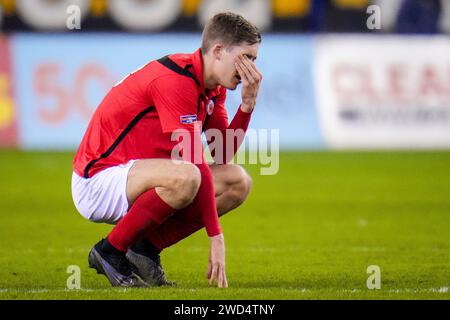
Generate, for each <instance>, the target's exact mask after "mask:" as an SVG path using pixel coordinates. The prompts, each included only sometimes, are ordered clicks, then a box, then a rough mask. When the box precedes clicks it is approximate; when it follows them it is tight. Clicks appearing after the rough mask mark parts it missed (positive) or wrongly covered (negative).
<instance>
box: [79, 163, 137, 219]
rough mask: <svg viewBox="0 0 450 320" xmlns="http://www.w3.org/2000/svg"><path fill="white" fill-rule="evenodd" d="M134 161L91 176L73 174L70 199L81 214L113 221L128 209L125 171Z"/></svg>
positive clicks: (88, 217)
mask: <svg viewBox="0 0 450 320" xmlns="http://www.w3.org/2000/svg"><path fill="white" fill-rule="evenodd" d="M135 161H136V160H130V161H129V162H128V163H126V164H121V165H118V166H114V167H110V168H107V169H105V170H102V171H100V172H98V173H97V174H95V175H94V176H93V177H92V178H87V179H86V178H83V177H80V176H79V175H78V174H76V173H75V172H74V173H73V174H72V198H73V202H74V203H75V207H76V208H77V210H78V212H80V213H81V215H82V216H83V217H85V218H86V219H88V220H90V221H93V222H103V223H109V224H116V223H117V222H119V220H120V219H122V218H123V216H125V214H126V213H127V211H128V199H127V194H126V187H127V178H128V171H130V169H131V167H132V166H133V164H134V162H135Z"/></svg>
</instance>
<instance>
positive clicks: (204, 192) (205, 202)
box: [197, 162, 222, 237]
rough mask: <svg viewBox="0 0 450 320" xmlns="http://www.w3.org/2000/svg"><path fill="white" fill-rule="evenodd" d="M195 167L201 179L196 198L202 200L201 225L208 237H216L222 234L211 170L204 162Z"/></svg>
mask: <svg viewBox="0 0 450 320" xmlns="http://www.w3.org/2000/svg"><path fill="white" fill-rule="evenodd" d="M197 167H198V168H199V170H200V174H201V179H202V180H201V183H200V188H199V190H198V193H197V197H199V199H202V205H201V216H202V221H203V225H204V226H205V229H206V233H207V234H208V236H209V237H213V236H217V235H219V234H221V233H222V228H221V227H220V223H219V215H218V214H217V208H216V198H215V193H214V183H213V177H212V174H211V169H210V168H209V166H208V164H207V163H206V162H204V163H202V164H198V165H197Z"/></svg>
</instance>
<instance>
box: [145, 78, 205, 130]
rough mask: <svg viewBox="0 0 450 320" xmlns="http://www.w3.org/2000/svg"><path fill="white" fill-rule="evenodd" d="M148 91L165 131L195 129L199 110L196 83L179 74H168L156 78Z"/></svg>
mask: <svg viewBox="0 0 450 320" xmlns="http://www.w3.org/2000/svg"><path fill="white" fill-rule="evenodd" d="M148 93H149V95H150V97H151V100H152V102H153V104H154V107H155V108H156V111H157V112H158V116H159V119H160V122H161V127H162V130H163V132H164V133H170V132H173V131H175V130H177V129H186V130H189V131H194V124H195V122H196V121H197V112H198V110H197V108H198V106H197V104H198V101H197V96H198V94H197V87H196V85H195V83H193V82H192V81H191V80H190V79H188V78H186V79H183V78H182V77H180V76H178V75H166V76H163V77H160V78H158V79H156V80H154V81H153V82H152V83H151V84H150V85H149V87H148Z"/></svg>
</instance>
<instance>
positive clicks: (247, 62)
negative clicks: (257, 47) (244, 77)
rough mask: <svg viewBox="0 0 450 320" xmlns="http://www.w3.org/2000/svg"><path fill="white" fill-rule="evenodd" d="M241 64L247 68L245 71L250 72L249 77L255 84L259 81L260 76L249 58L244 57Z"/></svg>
mask: <svg viewBox="0 0 450 320" xmlns="http://www.w3.org/2000/svg"><path fill="white" fill-rule="evenodd" d="M242 63H243V64H244V65H245V66H246V67H247V70H248V71H249V72H250V74H251V76H252V77H253V79H254V80H255V81H256V82H259V81H261V75H260V74H259V73H258V71H257V70H256V66H255V64H254V63H253V62H251V61H250V59H249V58H247V57H244V58H243V59H242Z"/></svg>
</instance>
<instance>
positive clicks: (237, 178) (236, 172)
mask: <svg viewBox="0 0 450 320" xmlns="http://www.w3.org/2000/svg"><path fill="white" fill-rule="evenodd" d="M209 167H210V169H211V172H212V176H213V182H214V192H215V195H216V197H217V196H219V195H221V194H223V193H224V192H225V191H227V190H228V189H229V188H230V187H232V186H236V185H245V186H248V187H250V185H251V178H250V176H249V175H248V173H247V172H246V171H245V169H244V168H242V167H241V166H240V165H237V164H233V163H227V164H214V163H213V164H210V165H209Z"/></svg>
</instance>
